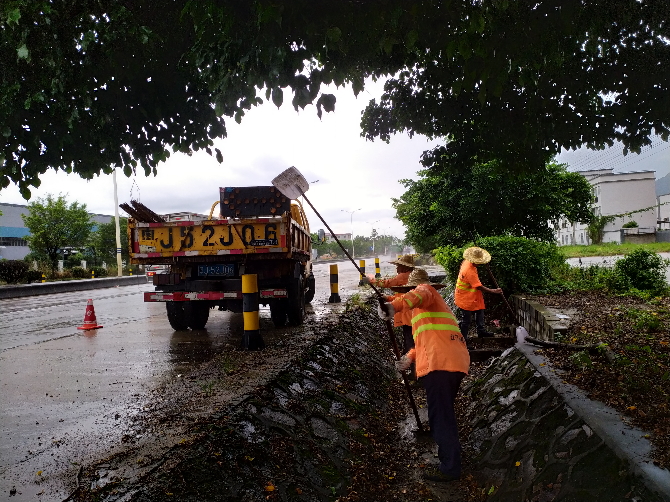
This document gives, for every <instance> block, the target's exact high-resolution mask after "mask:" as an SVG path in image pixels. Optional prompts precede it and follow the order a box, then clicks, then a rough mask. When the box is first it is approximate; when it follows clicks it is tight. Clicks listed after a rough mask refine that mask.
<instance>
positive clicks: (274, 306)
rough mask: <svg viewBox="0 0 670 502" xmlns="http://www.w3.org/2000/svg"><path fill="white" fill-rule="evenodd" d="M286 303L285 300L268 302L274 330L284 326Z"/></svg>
mask: <svg viewBox="0 0 670 502" xmlns="http://www.w3.org/2000/svg"><path fill="white" fill-rule="evenodd" d="M286 303H287V300H274V301H272V302H270V317H271V318H272V322H273V323H274V325H275V327H276V328H282V327H284V326H286Z"/></svg>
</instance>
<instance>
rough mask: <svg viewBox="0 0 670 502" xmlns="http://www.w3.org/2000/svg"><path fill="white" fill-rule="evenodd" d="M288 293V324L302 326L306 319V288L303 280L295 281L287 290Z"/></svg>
mask: <svg viewBox="0 0 670 502" xmlns="http://www.w3.org/2000/svg"><path fill="white" fill-rule="evenodd" d="M287 292H288V300H287V302H288V309H287V310H288V312H287V314H288V323H289V324H290V325H291V326H300V325H301V324H302V321H303V319H304V318H305V286H304V285H303V283H302V280H301V279H296V280H294V281H293V282H292V283H291V284H290V286H289V287H288V288H287Z"/></svg>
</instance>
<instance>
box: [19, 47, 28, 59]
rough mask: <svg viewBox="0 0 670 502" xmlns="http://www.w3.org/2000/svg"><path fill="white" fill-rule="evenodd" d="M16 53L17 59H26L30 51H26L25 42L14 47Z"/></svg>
mask: <svg viewBox="0 0 670 502" xmlns="http://www.w3.org/2000/svg"><path fill="white" fill-rule="evenodd" d="M16 55H17V56H18V58H19V59H28V56H30V52H29V51H28V47H26V44H23V45H22V46H21V47H19V48H18V49H16Z"/></svg>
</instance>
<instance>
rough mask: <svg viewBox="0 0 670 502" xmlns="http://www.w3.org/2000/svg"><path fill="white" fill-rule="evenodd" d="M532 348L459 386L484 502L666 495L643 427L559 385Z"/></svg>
mask: <svg viewBox="0 0 670 502" xmlns="http://www.w3.org/2000/svg"><path fill="white" fill-rule="evenodd" d="M533 350H534V348H533V347H531V346H528V345H518V346H517V348H510V349H508V350H507V351H506V352H505V353H503V355H502V356H501V357H500V358H497V359H495V360H493V362H492V364H491V366H490V367H489V368H488V371H487V372H486V373H485V374H484V375H483V377H481V378H480V379H478V380H476V381H474V382H473V383H472V384H471V385H470V386H469V388H467V389H465V390H466V392H468V394H469V396H470V399H471V405H470V406H471V408H470V410H469V417H470V419H471V421H472V425H473V429H472V433H471V435H470V441H469V443H470V446H471V448H472V450H473V452H472V454H473V456H474V461H475V465H476V467H475V473H476V477H477V478H478V480H479V481H480V483H482V484H485V485H489V486H491V487H492V490H491V492H492V493H491V496H490V498H489V499H488V500H492V501H493V500H501V501H507V500H532V501H550V500H578V501H589V500H593V501H600V500H635V501H663V500H670V473H668V471H667V470H664V469H660V468H658V467H656V466H654V465H653V463H652V462H651V461H650V458H649V456H648V454H649V451H650V445H649V442H648V441H646V440H643V439H642V437H643V436H644V432H643V431H641V430H639V429H634V428H632V427H629V426H626V425H625V424H623V423H622V422H621V420H620V419H619V416H618V413H617V412H616V411H615V410H612V409H609V408H607V407H606V406H604V405H602V404H601V403H597V402H592V401H590V400H588V399H587V398H586V397H585V396H584V395H583V393H582V392H581V391H580V390H579V389H577V388H576V387H574V386H571V385H568V384H563V383H562V382H561V380H560V378H558V377H557V376H556V375H555V374H553V373H552V370H551V369H549V368H548V367H547V366H546V362H545V361H544V359H543V358H542V357H541V356H538V355H536V354H534V353H533Z"/></svg>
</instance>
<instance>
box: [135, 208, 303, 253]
mask: <svg viewBox="0 0 670 502" xmlns="http://www.w3.org/2000/svg"><path fill="white" fill-rule="evenodd" d="M128 237H129V240H130V243H131V244H130V246H131V256H130V258H131V263H136V264H162V263H164V264H167V263H174V262H175V261H178V260H179V257H195V256H200V257H204V256H211V257H222V258H225V257H226V256H227V255H247V254H263V253H279V254H282V257H284V258H294V259H295V258H298V256H294V255H305V257H306V258H307V259H309V250H310V235H309V233H308V231H307V230H306V229H304V228H303V227H302V226H300V225H299V224H298V223H296V222H295V221H294V220H292V219H291V218H290V216H288V214H285V215H283V216H274V217H266V218H244V219H237V218H224V219H220V220H197V221H174V222H161V223H142V222H136V221H134V220H133V219H132V218H131V219H129V220H128ZM185 261H190V260H185ZM225 261H227V260H225Z"/></svg>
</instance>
